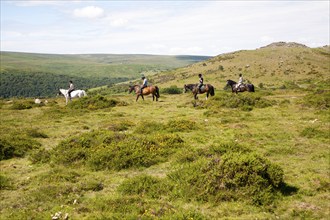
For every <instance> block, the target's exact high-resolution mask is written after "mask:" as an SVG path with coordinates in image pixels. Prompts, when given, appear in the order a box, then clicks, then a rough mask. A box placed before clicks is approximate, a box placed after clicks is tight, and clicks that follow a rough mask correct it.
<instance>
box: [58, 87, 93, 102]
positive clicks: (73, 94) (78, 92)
mask: <svg viewBox="0 0 330 220" xmlns="http://www.w3.org/2000/svg"><path fill="white" fill-rule="evenodd" d="M59 90H60V91H59V93H58V94H59V95H61V94H62V95H64V97H65V101H66V102H65V104H66V105H67V104H68V101H69V99H70V97H69V93H68V91H69V90H67V89H59ZM84 96H87V94H86V92H85V91H84V90H74V91H72V92H71V98H81V97H84ZM70 102H71V99H70Z"/></svg>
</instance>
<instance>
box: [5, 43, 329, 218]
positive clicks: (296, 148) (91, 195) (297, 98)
mask: <svg viewBox="0 0 330 220" xmlns="http://www.w3.org/2000/svg"><path fill="white" fill-rule="evenodd" d="M295 50H297V51H295ZM276 51H277V53H275V52H276ZM278 51H280V55H279V53H278ZM293 51H295V53H296V52H297V53H298V54H309V56H307V55H306V57H305V58H304V59H303V61H302V62H300V64H299V63H297V62H298V61H297V60H296V59H295V58H294V57H296V56H301V55H295V53H293ZM306 51H309V52H306ZM285 52H287V53H285ZM328 54H329V53H327V54H325V55H324V54H323V55H322V54H321V53H320V52H319V51H318V49H308V50H306V49H302V48H275V49H274V48H266V49H263V50H257V51H241V52H236V53H234V54H230V56H235V58H236V59H223V57H224V56H228V55H222V56H220V57H217V58H214V60H210V61H208V62H204V63H205V64H206V66H205V65H203V63H199V64H194V65H192V66H189V67H187V68H183V69H178V70H176V71H172V72H170V73H167V74H166V75H164V76H160V75H159V76H156V77H155V78H153V79H152V80H153V81H154V82H158V83H157V84H159V85H161V86H162V87H167V86H170V85H177V86H180V87H181V86H182V84H184V83H190V82H195V81H196V78H197V77H196V75H197V73H199V72H203V73H205V74H204V75H205V79H206V80H207V81H208V82H210V83H212V84H214V85H215V86H216V87H217V88H218V90H216V96H215V97H212V98H211V99H209V100H208V101H203V100H200V101H197V103H196V102H194V101H193V98H192V95H191V94H179V95H166V94H161V99H160V101H159V102H157V103H156V102H152V100H151V97H146V100H145V101H144V102H142V101H139V102H137V103H136V102H135V96H134V95H127V94H121V95H111V97H112V98H116V99H118V100H121V101H124V102H126V103H127V105H126V106H117V107H114V108H108V109H104V110H74V109H70V108H67V107H65V106H64V100H63V99H60V98H58V99H54V100H53V99H51V100H49V101H50V103H51V105H48V106H44V107H41V108H36V107H35V108H32V109H28V110H20V111H18V110H10V109H9V108H10V106H11V105H12V103H6V102H5V101H2V105H1V106H2V108H1V109H0V111H1V123H0V132H1V134H2V135H8V136H10V135H12V136H15V135H16V136H22V135H25V134H26V131H27V130H29V129H34V128H35V129H38V130H39V131H42V132H44V133H46V134H47V135H48V136H49V137H48V138H43V139H41V138H37V139H36V140H38V141H39V142H41V143H42V146H43V147H45V148H46V149H52V148H54V147H56V146H57V145H58V143H59V142H60V141H62V140H64V139H66V138H69V137H72V136H75V135H77V134H81V133H85V132H90V131H92V130H96V131H97V130H100V129H112V128H113V127H116V126H118V124H121V123H127V124H129V127H128V129H127V130H126V131H125V132H126V133H127V134H130V133H134V132H135V131H136V129H137V128H138V127H140V124H141V123H144V122H154V123H167V122H168V121H170V120H181V119H184V120H187V121H191V122H192V123H196V124H197V125H198V126H201V127H202V128H201V129H193V130H187V131H183V132H177V134H178V135H179V136H180V137H181V138H182V139H183V140H184V141H185V143H186V146H189V147H188V150H191V151H193V150H195V149H208V148H210V146H212V145H214V144H217V143H222V142H231V143H233V142H235V143H238V144H240V145H243V146H247V147H250V148H251V149H253V151H255V152H258V153H260V154H261V155H263V156H265V157H266V158H268V159H270V160H271V161H272V162H275V163H277V164H279V165H280V166H281V167H282V168H283V170H284V178H285V181H286V182H287V183H288V184H289V185H291V186H293V187H296V188H297V189H298V191H297V192H295V193H293V194H292V195H288V196H283V198H282V199H281V200H280V201H279V202H278V203H276V205H274V206H273V207H272V208H269V209H268V208H266V209H264V208H258V207H255V206H251V205H247V204H245V203H244V202H239V201H238V202H219V203H203V202H197V201H190V202H184V201H182V200H180V199H169V198H166V197H165V198H162V199H160V200H157V199H150V198H141V199H140V202H137V203H136V204H134V206H136V209H137V210H140V211H138V213H140V214H139V216H140V217H142V218H144V219H148V213H149V217H151V218H152V217H155V216H154V215H153V214H151V213H150V211H151V210H153V209H155V210H161V209H164V210H165V213H167V214H168V213H171V212H170V211H169V209H168V207H167V205H171V207H172V208H170V209H171V210H172V211H173V212H172V215H174V214H178V213H179V214H180V213H182V216H183V213H189V212H192V211H194V212H196V213H199V214H200V215H202V216H204V217H205V218H206V219H252V218H253V219H256V218H258V219H277V218H280V219H327V217H328V216H329V214H330V213H329V205H328V202H327V201H328V200H329V198H330V194H329V190H330V188H329V184H330V182H329V150H330V149H329V144H328V143H329V135H328V129H329V123H330V119H329V109H325V110H324V109H323V110H320V109H318V108H317V107H307V106H306V105H305V104H304V97H305V96H306V95H308V94H312V93H313V91H308V90H305V89H303V88H300V89H299V88H298V89H297V88H296V89H283V90H279V89H275V90H267V89H266V90H263V91H260V90H258V91H257V94H261V96H262V97H263V98H265V99H267V100H275V101H276V104H274V105H273V106H270V107H267V108H253V110H252V111H243V110H241V109H239V108H234V109H231V108H225V107H216V106H217V105H218V104H219V101H218V100H220V99H221V97H223V96H225V95H227V94H228V93H230V92H229V91H228V92H226V91H220V90H221V89H222V88H223V87H224V83H225V80H226V79H227V78H232V79H235V77H236V75H237V72H238V71H239V70H238V68H242V72H243V73H244V75H245V78H248V79H249V80H251V81H252V82H253V83H254V84H258V83H260V82H262V83H264V84H265V87H266V88H267V87H271V88H273V87H275V88H278V87H280V86H281V85H283V84H284V83H285V82H286V81H294V82H300V83H298V85H299V86H301V87H306V86H305V85H307V86H309V88H311V87H314V89H313V90H314V91H315V90H316V89H318V88H322V87H323V86H324V85H323V84H320V83H319V82H320V81H326V80H327V79H328V77H329V75H328V72H329V67H328V66H327V65H328V64H327V63H326V61H327V59H328V57H329V55H328ZM310 55H312V56H310ZM280 56H281V57H286V59H285V61H284V64H283V66H281V67H279V66H278V65H279V62H280V61H279V60H280V58H279V57H280ZM258 57H259V58H258ZM267 57H268V58H267ZM291 58H292V59H293V60H292V59H291ZM265 59H266V60H267V62H262V61H263V60H265ZM297 59H298V58H297ZM221 60H222V62H221ZM254 60H255V61H254ZM253 62H256V63H253ZM309 62H310V64H308V63H309ZM260 63H261V66H260ZM247 64H249V65H250V67H249V68H247V69H246V68H245V66H246V65H247ZM302 64H304V65H302ZM305 64H306V65H305ZM219 65H223V66H224V71H219V70H218V66H219ZM289 67H291V69H293V70H290V71H291V72H290V73H289V75H287V74H284V73H283V71H284V70H285V69H286V68H289ZM312 68H313V69H315V70H316V71H317V73H315V74H309V72H310V70H311V69H312ZM264 69H265V70H266V72H264ZM212 70H213V72H212ZM273 71H275V74H273V75H272V72H273ZM171 74H172V75H173V76H174V80H171V81H167V78H166V77H168V76H169V75H171ZM258 75H260V76H258ZM274 79H277V80H274ZM306 79H311V81H306ZM302 80H303V81H302ZM302 82H304V83H302ZM305 83H306V84H305ZM315 86H316V88H315ZM317 86H319V87H317ZM239 96H243V97H244V96H245V97H249V96H251V94H248V93H244V94H239ZM200 97H201V98H200V99H202V97H204V96H200ZM315 97H317V96H315ZM55 101H56V102H57V103H55ZM193 104H195V105H196V104H197V106H199V107H197V108H196V107H193ZM208 106H209V107H208ZM212 106H213V107H212ZM306 129H307V130H313V129H315V130H316V131H320V132H321V133H323V134H327V135H326V136H324V135H323V136H322V135H318V133H317V132H316V133H312V135H311V136H304V135H302V133H303V131H304V130H306ZM175 158H176V156H174V157H173V158H171V159H170V160H169V162H164V163H160V164H158V165H154V166H151V167H149V168H141V169H126V170H122V171H118V172H116V171H97V172H96V171H91V170H88V169H86V168H84V167H77V168H74V169H73V168H66V167H62V166H61V165H57V164H56V163H55V164H41V165H38V164H31V162H30V161H29V160H28V159H27V157H25V158H22V159H17V158H16V159H10V160H4V161H1V171H2V174H3V175H4V176H5V177H7V178H9V179H10V181H11V183H10V184H8V185H9V186H10V187H9V188H10V189H5V190H2V192H1V201H2V202H1V215H2V216H4V218H5V219H12V218H13V216H14V217H20V218H49V216H50V214H54V213H55V212H58V211H62V212H63V213H65V212H67V213H69V216H70V218H73V219H90V218H93V217H94V218H102V216H103V215H110V214H111V213H112V212H115V211H111V210H116V209H112V207H113V206H111V205H113V204H112V203H111V201H112V200H113V199H115V198H120V197H121V194H119V193H118V192H117V187H118V186H119V185H120V184H121V183H122V182H123V181H125V180H127V179H130V178H132V177H134V176H136V175H139V174H147V175H152V176H157V177H165V176H166V174H168V173H169V172H170V171H171V170H173V169H175V166H174V165H173V162H174V161H175ZM55 170H57V172H59V173H60V174H61V173H62V174H63V175H67V173H68V172H78V173H79V174H80V176H79V177H78V178H77V179H76V180H75V181H74V182H71V181H70V180H68V179H61V180H60V181H58V182H57V183H56V182H55V184H57V185H58V186H60V187H61V188H62V189H63V188H64V189H70V187H73V188H74V187H76V188H79V186H81V185H83V184H89V183H90V181H91V180H97V181H100V182H102V184H103V186H104V188H103V189H102V190H101V191H93V190H82V191H79V192H77V193H74V192H73V193H69V194H68V197H66V198H65V200H64V201H65V202H63V200H62V199H60V198H62V197H63V196H61V193H63V192H61V190H60V189H56V188H55V189H54V188H49V189H48V191H47V190H46V191H43V190H45V187H43V186H47V184H49V185H51V184H54V183H53V182H47V180H46V181H45V180H44V179H42V177H44V178H50V177H53V176H54V175H56V174H54V172H55ZM45 182H46V184H45ZM68 187H69V188H68ZM46 189H47V188H46ZM65 195H67V194H65ZM124 198H125V197H124ZM75 199H77V201H78V203H77V204H73V201H74V200H75ZM127 199H128V198H127ZM127 201H128V200H127ZM118 203H119V205H120V206H122V207H125V203H124V201H121V200H118ZM162 203H165V204H167V205H164V204H162ZM141 204H142V205H141ZM127 205H130V203H128V204H127ZM107 206H108V207H109V208H107ZM12 207H15V209H12ZM129 210H130V209H127V212H129ZM127 212H125V211H123V210H122V214H129V213H127ZM166 216H167V219H169V216H171V215H170V214H169V215H166ZM177 216H178V215H177ZM190 217H191V216H190ZM195 218H196V219H198V217H197V216H195ZM181 219H183V217H182V218H181Z"/></svg>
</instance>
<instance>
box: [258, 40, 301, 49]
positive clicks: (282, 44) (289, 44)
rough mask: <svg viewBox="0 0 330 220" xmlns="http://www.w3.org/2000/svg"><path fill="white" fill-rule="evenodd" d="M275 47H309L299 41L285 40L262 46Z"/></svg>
mask: <svg viewBox="0 0 330 220" xmlns="http://www.w3.org/2000/svg"><path fill="white" fill-rule="evenodd" d="M274 47H301V48H308V47H307V46H306V45H304V44H299V43H295V42H284V41H280V42H275V43H271V44H269V45H267V46H265V47H261V48H274Z"/></svg>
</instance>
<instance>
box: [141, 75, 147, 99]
mask: <svg viewBox="0 0 330 220" xmlns="http://www.w3.org/2000/svg"><path fill="white" fill-rule="evenodd" d="M142 80H143V83H142V85H141V90H140V93H141V96H142V94H143V89H144V88H146V87H147V86H148V80H147V78H146V77H145V76H142Z"/></svg>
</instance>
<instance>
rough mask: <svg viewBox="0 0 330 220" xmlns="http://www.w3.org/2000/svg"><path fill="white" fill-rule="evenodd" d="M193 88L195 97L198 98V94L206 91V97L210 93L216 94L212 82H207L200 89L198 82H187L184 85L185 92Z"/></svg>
mask: <svg viewBox="0 0 330 220" xmlns="http://www.w3.org/2000/svg"><path fill="white" fill-rule="evenodd" d="M188 90H191V91H192V93H193V94H194V98H195V99H198V97H197V94H202V93H206V99H207V98H208V97H209V95H211V96H214V87H213V86H212V85H211V84H205V85H203V86H202V88H201V90H200V91H199V89H198V84H185V85H184V92H187V91H188Z"/></svg>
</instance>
